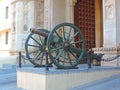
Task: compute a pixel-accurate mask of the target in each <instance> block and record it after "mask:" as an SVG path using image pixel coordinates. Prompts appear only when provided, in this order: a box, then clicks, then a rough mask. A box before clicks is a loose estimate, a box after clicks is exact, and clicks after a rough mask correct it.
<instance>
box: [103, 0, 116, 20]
mask: <svg viewBox="0 0 120 90" xmlns="http://www.w3.org/2000/svg"><path fill="white" fill-rule="evenodd" d="M104 2H105V18H106V19H112V18H113V17H114V1H113V0H105V1H104Z"/></svg>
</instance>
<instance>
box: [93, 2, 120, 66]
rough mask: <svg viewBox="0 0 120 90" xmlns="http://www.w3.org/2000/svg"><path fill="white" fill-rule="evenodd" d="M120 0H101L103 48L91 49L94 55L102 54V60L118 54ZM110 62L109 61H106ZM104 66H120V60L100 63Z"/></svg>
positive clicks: (119, 48) (119, 49)
mask: <svg viewBox="0 0 120 90" xmlns="http://www.w3.org/2000/svg"><path fill="white" fill-rule="evenodd" d="M119 4H120V0H103V48H96V49H93V50H94V51H95V53H104V54H105V55H104V57H103V58H105V59H106V58H112V57H115V56H117V55H119V54H120V39H119V37H120V30H119V29H120V25H119V24H120V6H119ZM108 60H110V59H108ZM101 64H102V65H104V66H120V58H117V59H115V60H112V61H108V62H105V61H102V62H101Z"/></svg>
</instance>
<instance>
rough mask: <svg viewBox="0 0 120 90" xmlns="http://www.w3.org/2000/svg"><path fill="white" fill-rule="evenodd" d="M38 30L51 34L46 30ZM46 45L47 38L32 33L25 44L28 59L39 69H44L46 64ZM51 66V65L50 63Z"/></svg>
mask: <svg viewBox="0 0 120 90" xmlns="http://www.w3.org/2000/svg"><path fill="white" fill-rule="evenodd" d="M38 30H41V31H44V32H46V33H49V31H48V30H45V29H38ZM46 44H47V38H45V37H43V36H40V35H38V34H35V33H32V32H31V33H30V34H29V35H28V37H27V40H26V42H25V50H26V57H27V58H28V60H29V61H30V62H31V63H32V64H34V65H35V66H37V67H42V66H45V64H46V61H45V60H46V50H45V49H46V46H47V45H46ZM49 64H51V62H50V61H49Z"/></svg>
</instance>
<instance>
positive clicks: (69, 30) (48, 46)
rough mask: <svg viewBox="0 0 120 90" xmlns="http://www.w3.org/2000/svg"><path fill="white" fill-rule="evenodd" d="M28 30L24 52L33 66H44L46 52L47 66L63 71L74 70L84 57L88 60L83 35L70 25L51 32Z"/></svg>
mask: <svg viewBox="0 0 120 90" xmlns="http://www.w3.org/2000/svg"><path fill="white" fill-rule="evenodd" d="M30 30H31V33H30V34H29V36H28V37H27V40H26V42H25V50H26V57H27V58H28V59H29V61H30V62H31V63H33V64H34V65H35V66H40V67H41V66H45V59H46V57H45V53H46V52H48V54H49V61H48V63H49V65H51V64H52V63H54V64H55V65H56V66H57V67H58V68H64V69H69V68H75V67H76V66H77V65H78V64H79V63H80V61H81V60H82V59H83V57H84V56H87V57H88V59H89V54H88V53H87V52H86V47H85V40H84V37H83V34H82V32H81V31H80V29H79V28H78V27H76V26H75V25H73V24H71V23H61V24H59V25H57V26H55V27H54V28H53V30H51V31H48V30H46V29H34V28H33V29H30ZM78 37H79V38H78ZM78 45H79V46H80V47H78Z"/></svg>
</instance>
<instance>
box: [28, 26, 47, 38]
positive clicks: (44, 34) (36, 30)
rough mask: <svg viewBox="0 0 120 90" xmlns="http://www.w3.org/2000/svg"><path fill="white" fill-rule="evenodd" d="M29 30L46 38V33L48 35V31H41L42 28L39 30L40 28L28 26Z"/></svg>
mask: <svg viewBox="0 0 120 90" xmlns="http://www.w3.org/2000/svg"><path fill="white" fill-rule="evenodd" d="M30 31H31V32H32V33H35V34H38V35H41V36H43V37H46V38H47V37H48V35H49V32H45V31H43V30H41V29H36V28H30Z"/></svg>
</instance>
